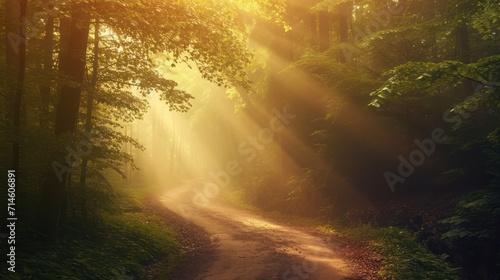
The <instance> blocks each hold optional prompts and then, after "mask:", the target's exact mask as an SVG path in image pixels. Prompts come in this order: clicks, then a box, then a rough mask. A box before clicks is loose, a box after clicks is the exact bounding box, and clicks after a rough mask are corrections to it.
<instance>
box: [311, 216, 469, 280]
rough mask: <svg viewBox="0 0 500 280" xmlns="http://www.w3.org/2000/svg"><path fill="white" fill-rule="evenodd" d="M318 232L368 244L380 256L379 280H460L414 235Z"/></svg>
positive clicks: (381, 230)
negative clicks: (381, 257) (381, 260)
mask: <svg viewBox="0 0 500 280" xmlns="http://www.w3.org/2000/svg"><path fill="white" fill-rule="evenodd" d="M319 230H320V231H322V232H324V233H326V234H330V235H341V236H347V237H351V238H354V239H357V240H363V241H369V244H370V247H371V248H372V249H373V250H374V251H376V252H378V253H379V254H381V255H382V256H383V262H382V269H381V270H380V272H379V275H380V277H381V278H382V279H391V280H392V279H394V280H399V279H415V280H459V279H461V278H460V277H459V276H458V269H457V268H453V267H452V266H451V264H449V263H448V262H447V261H446V258H447V256H446V255H440V256H438V255H434V254H433V253H432V252H430V251H429V250H428V249H427V248H426V247H425V246H424V245H423V244H421V243H420V242H419V241H418V239H417V237H416V235H415V234H414V233H412V232H410V231H408V230H406V229H401V228H396V227H387V228H385V227H372V226H367V225H365V226H359V227H353V228H346V227H332V226H322V227H319Z"/></svg>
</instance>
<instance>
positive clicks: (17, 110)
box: [12, 0, 28, 172]
mask: <svg viewBox="0 0 500 280" xmlns="http://www.w3.org/2000/svg"><path fill="white" fill-rule="evenodd" d="M27 2H28V1H27V0H21V1H19V6H20V10H19V12H20V13H19V14H20V17H19V19H20V20H19V26H20V27H19V34H21V36H23V37H24V34H26V25H24V24H23V23H24V22H25V21H26V8H27ZM25 64H26V39H25V38H23V40H21V43H20V45H19V65H18V72H17V86H16V96H15V99H14V127H15V129H16V135H15V139H14V141H13V143H12V168H13V169H14V170H19V126H20V124H21V113H22V108H21V103H22V100H23V93H24V76H25V73H26V69H25ZM24 112H26V110H24ZM18 172H19V171H18Z"/></svg>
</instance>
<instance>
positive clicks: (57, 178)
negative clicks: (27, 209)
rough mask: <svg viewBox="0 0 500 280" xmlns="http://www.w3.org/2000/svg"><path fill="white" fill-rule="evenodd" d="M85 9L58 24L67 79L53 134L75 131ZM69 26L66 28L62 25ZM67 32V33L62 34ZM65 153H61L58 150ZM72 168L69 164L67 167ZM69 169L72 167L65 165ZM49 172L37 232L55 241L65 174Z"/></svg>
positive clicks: (86, 31) (61, 160) (86, 25)
mask: <svg viewBox="0 0 500 280" xmlns="http://www.w3.org/2000/svg"><path fill="white" fill-rule="evenodd" d="M85 8H86V7H83V6H82V4H80V6H79V5H78V4H76V5H75V6H74V7H73V10H72V17H71V21H62V22H61V30H60V32H61V38H64V37H65V36H69V41H68V43H67V45H66V46H65V48H64V51H63V52H62V56H61V60H60V64H59V70H60V72H61V75H62V76H64V77H66V78H69V79H70V80H71V81H70V82H64V83H63V84H62V85H61V86H60V88H59V90H58V95H59V104H58V107H57V114H56V123H55V134H56V135H61V134H63V133H66V132H70V133H71V132H74V131H75V127H76V122H77V118H78V111H79V107H80V95H81V83H82V82H83V77H84V72H85V61H86V60H85V54H86V51H87V42H88V35H89V26H90V16H89V14H88V12H86V9H85ZM64 25H69V26H64ZM65 32H69V34H64V33H65ZM61 152H64V151H61ZM66 158H68V157H67V156H65V155H64V154H61V155H60V156H59V157H58V160H59V163H60V164H63V163H66V164H70V163H69V162H67V161H66ZM70 165H71V164H70ZM68 167H69V168H71V166H68ZM62 175H63V176H61V174H60V173H56V172H48V173H47V174H46V178H45V182H44V185H43V187H42V194H41V203H40V211H39V215H40V218H39V222H40V230H41V232H42V233H43V234H44V235H45V236H46V238H47V239H49V240H55V239H56V238H57V230H58V227H59V222H60V217H61V206H62V204H63V201H64V200H65V196H66V194H65V190H66V180H67V176H66V175H67V173H64V174H62Z"/></svg>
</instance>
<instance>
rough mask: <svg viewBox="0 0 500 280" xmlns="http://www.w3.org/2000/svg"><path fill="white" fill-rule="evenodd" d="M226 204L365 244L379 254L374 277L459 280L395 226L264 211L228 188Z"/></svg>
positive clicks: (412, 235) (441, 260)
mask: <svg viewBox="0 0 500 280" xmlns="http://www.w3.org/2000/svg"><path fill="white" fill-rule="evenodd" d="M222 197H223V199H225V200H226V201H227V203H229V204H230V205H232V206H234V207H237V208H240V209H246V210H251V211H256V212H260V213H265V215H266V216H268V217H272V218H273V219H277V220H280V221H283V222H286V223H288V224H291V225H295V226H305V227H309V228H314V229H316V230H317V231H319V232H321V233H323V234H325V235H330V236H338V237H346V238H349V239H352V240H357V241H362V242H366V243H368V244H369V248H370V249H371V250H373V251H374V252H376V253H378V254H379V255H380V256H382V265H381V269H380V271H378V276H379V277H380V278H381V279H388V280H389V279H390V280H401V279H414V280H420V279H421V280H459V279H461V278H460V277H459V273H458V270H459V269H457V268H453V267H452V266H451V264H450V263H449V262H447V256H446V255H440V256H438V255H435V254H433V253H432V252H430V251H429V249H428V248H427V247H426V246H425V245H424V244H422V243H421V242H420V241H419V240H418V238H417V236H416V234H415V233H413V232H411V231H409V230H407V229H403V228H397V227H376V226H371V225H360V226H354V227H352V226H344V225H342V224H341V223H339V222H331V221H327V220H324V219H319V218H314V219H312V218H302V217H297V216H292V215H287V214H283V213H279V212H264V211H262V210H260V209H259V208H257V207H255V206H253V205H250V204H248V203H247V202H246V201H245V199H244V197H243V195H242V193H241V192H238V191H235V190H233V189H228V190H227V191H225V192H223V193H222Z"/></svg>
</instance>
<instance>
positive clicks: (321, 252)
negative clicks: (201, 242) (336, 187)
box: [160, 184, 353, 280]
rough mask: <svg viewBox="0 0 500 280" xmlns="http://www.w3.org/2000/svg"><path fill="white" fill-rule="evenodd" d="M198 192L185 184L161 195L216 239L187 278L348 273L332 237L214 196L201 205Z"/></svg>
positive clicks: (330, 276)
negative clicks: (210, 255) (210, 251)
mask: <svg viewBox="0 0 500 280" xmlns="http://www.w3.org/2000/svg"><path fill="white" fill-rule="evenodd" d="M199 192H200V190H197V189H196V188H195V187H192V185H189V184H186V185H184V186H181V187H179V188H176V189H172V190H169V191H168V192H166V193H165V194H164V195H163V196H161V197H160V201H161V202H162V204H163V205H164V206H165V207H166V208H168V209H169V210H171V211H173V212H175V213H176V214H178V215H180V216H182V217H183V218H184V219H185V220H186V223H193V224H194V225H196V226H198V227H201V228H202V229H203V230H204V231H206V232H207V233H208V234H209V237H210V239H211V241H212V242H213V243H214V244H215V251H214V256H213V258H210V259H207V260H205V262H206V263H205V264H203V265H202V264H201V263H200V268H201V269H199V270H200V271H196V272H193V271H191V272H192V274H193V275H196V276H193V275H191V276H190V278H189V279H212V280H230V279H238V280H245V279H266V280H268V279H328V280H335V279H353V278H351V277H352V276H351V275H352V273H351V271H350V269H349V267H348V264H347V262H346V261H345V260H344V259H343V258H342V257H341V255H340V254H339V253H338V251H339V250H340V247H339V244H336V243H335V241H329V240H324V239H323V238H320V237H318V236H315V235H314V234H312V233H309V232H307V231H304V230H300V229H297V228H294V227H292V226H290V225H287V224H284V223H279V222H275V221H272V220H271V219H267V218H266V217H264V216H262V215H261V214H259V213H254V212H250V211H246V210H240V209H235V208H232V207H230V206H227V205H224V204H223V203H221V202H219V201H217V200H215V199H214V200H205V201H203V203H201V204H203V205H200V203H195V202H196V199H195V197H196V195H197V194H198V193H199ZM337 248H338V249H339V250H336V249H337ZM184 279H185V278H184Z"/></svg>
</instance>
